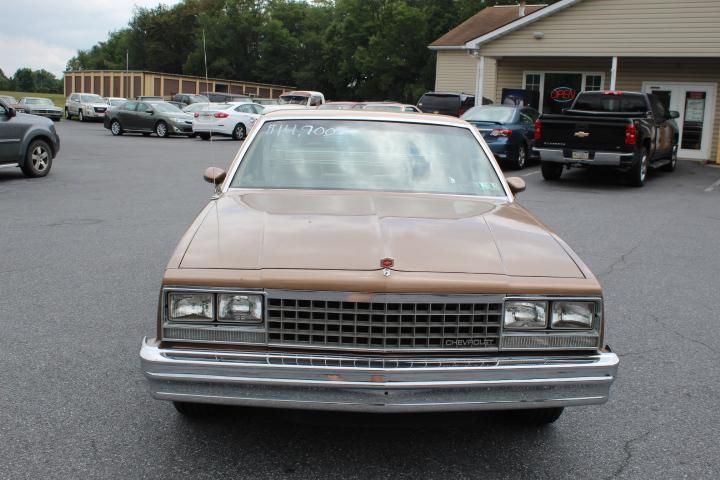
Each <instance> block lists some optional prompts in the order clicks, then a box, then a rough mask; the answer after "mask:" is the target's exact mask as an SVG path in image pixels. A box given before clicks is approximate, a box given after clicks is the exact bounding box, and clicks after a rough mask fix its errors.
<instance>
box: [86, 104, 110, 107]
mask: <svg viewBox="0 0 720 480" xmlns="http://www.w3.org/2000/svg"><path fill="white" fill-rule="evenodd" d="M82 105H83V106H84V107H92V108H110V105H108V104H107V103H83V104H82Z"/></svg>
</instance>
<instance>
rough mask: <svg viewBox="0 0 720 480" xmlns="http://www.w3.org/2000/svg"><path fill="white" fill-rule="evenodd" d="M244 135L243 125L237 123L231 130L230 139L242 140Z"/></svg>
mask: <svg viewBox="0 0 720 480" xmlns="http://www.w3.org/2000/svg"><path fill="white" fill-rule="evenodd" d="M245 134H246V130H245V125H243V124H242V123H238V124H237V125H235V128H233V131H232V138H233V140H244V139H245Z"/></svg>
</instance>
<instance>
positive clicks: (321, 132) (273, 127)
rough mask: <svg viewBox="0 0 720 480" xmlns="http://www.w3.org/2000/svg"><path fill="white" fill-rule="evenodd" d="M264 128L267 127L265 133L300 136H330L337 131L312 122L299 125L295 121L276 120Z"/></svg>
mask: <svg viewBox="0 0 720 480" xmlns="http://www.w3.org/2000/svg"><path fill="white" fill-rule="evenodd" d="M265 128H267V133H268V134H269V135H277V136H283V135H288V136H291V137H301V136H308V137H309V136H315V137H330V136H333V135H335V134H336V133H337V131H336V130H335V128H333V127H330V128H325V127H323V126H321V125H312V124H306V125H300V124H297V123H293V124H287V123H282V124H278V122H272V123H269V124H267V125H266V127H265Z"/></svg>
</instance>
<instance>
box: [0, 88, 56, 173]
mask: <svg viewBox="0 0 720 480" xmlns="http://www.w3.org/2000/svg"><path fill="white" fill-rule="evenodd" d="M59 151H60V136H58V134H57V132H56V131H55V125H53V122H52V121H51V120H49V119H47V118H43V117H39V116H37V115H28V114H26V113H17V112H16V111H15V109H14V108H12V107H10V106H9V105H8V104H7V103H5V101H4V100H3V99H0V168H6V167H20V170H22V172H23V173H24V174H25V175H26V176H28V177H44V176H45V175H47V174H48V173H50V169H51V168H52V163H53V159H54V158H55V157H56V156H57V154H58V152H59Z"/></svg>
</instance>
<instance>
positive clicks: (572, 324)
mask: <svg viewBox="0 0 720 480" xmlns="http://www.w3.org/2000/svg"><path fill="white" fill-rule="evenodd" d="M594 319H595V304H594V303H592V302H553V304H552V320H551V322H550V327H551V328H557V329H576V330H578V329H583V330H587V329H590V328H592V326H593V320H594Z"/></svg>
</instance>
